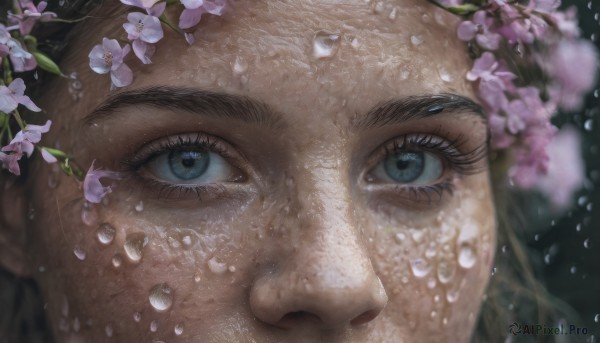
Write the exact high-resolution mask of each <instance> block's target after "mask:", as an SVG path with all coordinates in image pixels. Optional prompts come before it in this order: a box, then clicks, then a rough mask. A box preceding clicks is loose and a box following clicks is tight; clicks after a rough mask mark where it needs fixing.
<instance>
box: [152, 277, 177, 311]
mask: <svg viewBox="0 0 600 343" xmlns="http://www.w3.org/2000/svg"><path fill="white" fill-rule="evenodd" d="M148 300H149V301H150V305H152V308H154V309H155V310H156V311H159V312H163V311H166V310H168V309H169V308H171V305H173V290H172V289H171V287H169V285H167V284H166V283H159V284H158V285H155V286H154V287H152V289H150V294H149V295H148Z"/></svg>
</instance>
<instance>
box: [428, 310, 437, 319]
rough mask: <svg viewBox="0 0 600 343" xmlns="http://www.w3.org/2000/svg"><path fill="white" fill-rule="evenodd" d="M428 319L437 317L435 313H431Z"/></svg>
mask: <svg viewBox="0 0 600 343" xmlns="http://www.w3.org/2000/svg"><path fill="white" fill-rule="evenodd" d="M430 317H431V319H433V318H435V317H437V312H435V311H431V314H430Z"/></svg>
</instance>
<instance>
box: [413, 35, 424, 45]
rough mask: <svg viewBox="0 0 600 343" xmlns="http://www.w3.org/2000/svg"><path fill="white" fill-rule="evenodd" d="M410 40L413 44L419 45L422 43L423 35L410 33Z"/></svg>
mask: <svg viewBox="0 0 600 343" xmlns="http://www.w3.org/2000/svg"><path fill="white" fill-rule="evenodd" d="M410 42H411V44H412V45H414V46H419V45H421V44H423V37H422V36H421V35H412V36H410Z"/></svg>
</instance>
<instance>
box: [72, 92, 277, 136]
mask: <svg viewBox="0 0 600 343" xmlns="http://www.w3.org/2000/svg"><path fill="white" fill-rule="evenodd" d="M137 105H145V106H152V107H156V108H161V109H171V110H173V109H175V110H180V111H185V112H190V113H200V114H202V115H204V116H208V117H216V118H219V117H220V118H228V119H234V120H238V121H242V122H247V123H254V124H258V125H261V126H267V127H278V126H279V125H280V123H281V118H282V116H281V115H280V114H279V113H276V112H275V111H274V110H273V109H272V108H271V107H270V106H268V105H267V104H265V103H263V102H261V101H258V100H256V99H252V98H249V97H246V96H243V95H231V94H226V93H219V92H212V91H207V90H200V89H194V88H186V87H169V86H154V87H147V88H140V89H135V90H130V91H123V92H120V93H117V94H115V95H113V96H111V97H109V98H108V99H106V100H105V101H104V102H103V103H102V104H100V105H99V106H98V107H97V108H96V109H94V110H93V111H92V112H91V113H90V114H88V115H87V116H86V117H84V118H83V123H84V124H87V125H91V124H92V123H98V122H101V121H104V120H108V119H109V118H112V117H113V116H114V115H115V114H116V112H117V110H119V109H121V108H124V107H128V106H137Z"/></svg>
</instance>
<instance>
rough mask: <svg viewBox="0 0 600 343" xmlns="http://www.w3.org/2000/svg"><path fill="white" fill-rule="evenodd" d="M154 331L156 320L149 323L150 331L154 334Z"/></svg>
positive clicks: (156, 324) (156, 327)
mask: <svg viewBox="0 0 600 343" xmlns="http://www.w3.org/2000/svg"><path fill="white" fill-rule="evenodd" d="M156 330H158V322H157V321H156V320H153V321H152V322H150V331H152V332H156Z"/></svg>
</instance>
